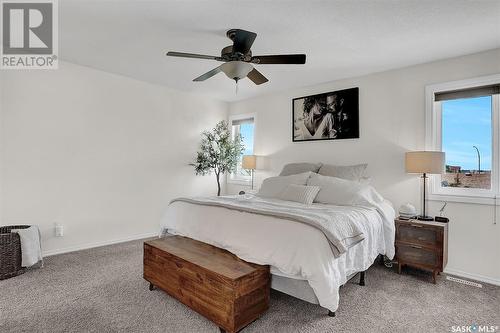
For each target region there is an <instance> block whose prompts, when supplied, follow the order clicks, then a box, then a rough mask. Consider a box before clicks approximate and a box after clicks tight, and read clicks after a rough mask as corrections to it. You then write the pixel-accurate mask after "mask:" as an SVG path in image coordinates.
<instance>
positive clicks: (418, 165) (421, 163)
mask: <svg viewBox="0 0 500 333" xmlns="http://www.w3.org/2000/svg"><path fill="white" fill-rule="evenodd" d="M443 170H444V153H443V152H441V151H411V152H407V153H406V172H407V173H429V174H441V173H443Z"/></svg>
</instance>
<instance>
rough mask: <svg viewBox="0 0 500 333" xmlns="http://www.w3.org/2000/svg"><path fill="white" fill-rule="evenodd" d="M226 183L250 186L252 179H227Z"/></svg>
mask: <svg viewBox="0 0 500 333" xmlns="http://www.w3.org/2000/svg"><path fill="white" fill-rule="evenodd" d="M226 183H228V184H234V185H243V186H252V181H251V180H246V179H228V180H227V181H226Z"/></svg>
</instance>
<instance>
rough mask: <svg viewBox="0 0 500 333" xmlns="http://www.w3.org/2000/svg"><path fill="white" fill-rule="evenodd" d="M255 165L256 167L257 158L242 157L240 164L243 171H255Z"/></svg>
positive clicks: (252, 156)
mask: <svg viewBox="0 0 500 333" xmlns="http://www.w3.org/2000/svg"><path fill="white" fill-rule="evenodd" d="M256 165H257V156H255V155H243V161H242V163H241V167H242V168H243V169H251V170H255V167H256Z"/></svg>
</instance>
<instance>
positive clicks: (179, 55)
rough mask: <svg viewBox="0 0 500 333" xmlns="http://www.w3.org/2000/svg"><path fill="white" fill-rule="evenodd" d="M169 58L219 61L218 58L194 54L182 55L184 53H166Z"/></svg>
mask: <svg viewBox="0 0 500 333" xmlns="http://www.w3.org/2000/svg"><path fill="white" fill-rule="evenodd" d="M167 55H168V56H170V57H182V58H196V59H208V60H219V58H220V57H216V56H210V55H204V54H196V53H184V52H172V51H170V52H167Z"/></svg>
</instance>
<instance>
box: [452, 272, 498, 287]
mask: <svg viewBox="0 0 500 333" xmlns="http://www.w3.org/2000/svg"><path fill="white" fill-rule="evenodd" d="M444 273H446V274H450V275H455V276H459V277H463V278H466V279H471V280H476V281H480V282H484V283H489V284H493V285H495V286H500V279H493V278H490V277H487V276H483V275H479V274H471V273H467V272H464V271H460V270H457V269H448V268H446V269H445V270H444Z"/></svg>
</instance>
